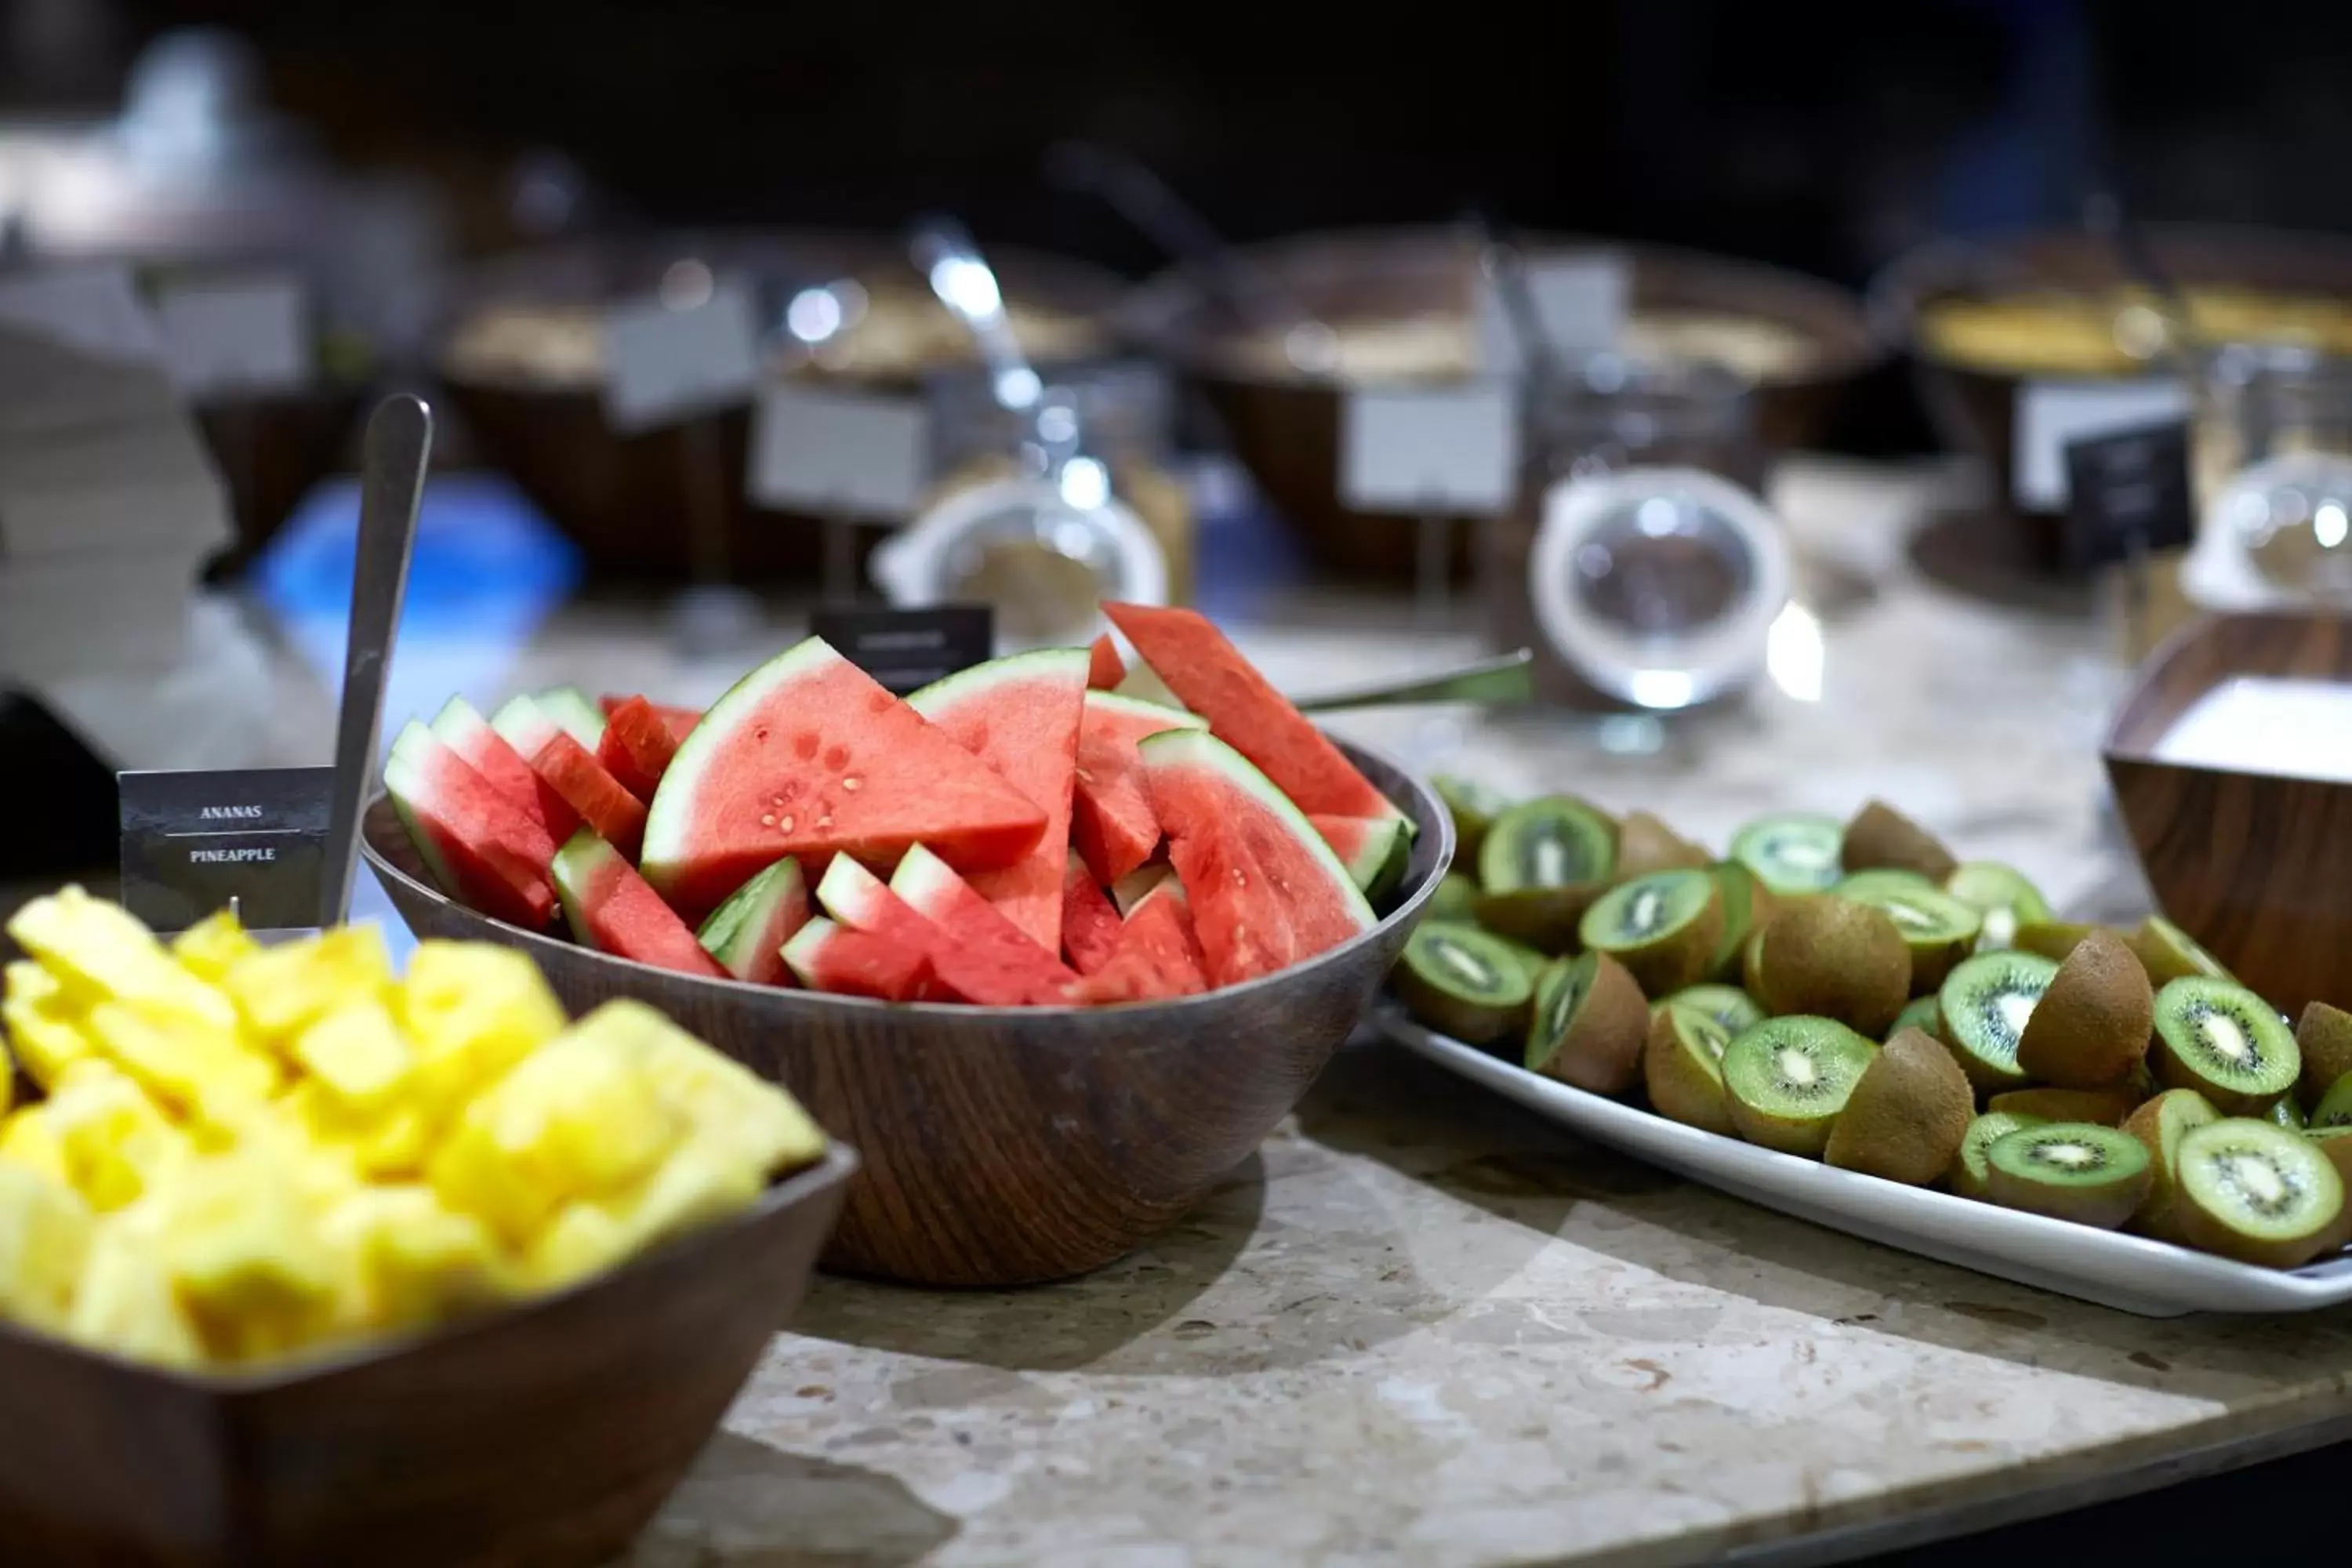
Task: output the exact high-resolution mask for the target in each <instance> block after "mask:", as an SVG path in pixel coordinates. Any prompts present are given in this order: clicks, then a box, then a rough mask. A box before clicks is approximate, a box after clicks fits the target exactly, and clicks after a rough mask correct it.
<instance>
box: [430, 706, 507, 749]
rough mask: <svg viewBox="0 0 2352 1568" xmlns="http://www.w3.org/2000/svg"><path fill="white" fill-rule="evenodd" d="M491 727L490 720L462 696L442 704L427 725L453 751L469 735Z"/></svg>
mask: <svg viewBox="0 0 2352 1568" xmlns="http://www.w3.org/2000/svg"><path fill="white" fill-rule="evenodd" d="M489 727H490V721H488V719H485V718H483V717H482V715H481V713H480V711H479V710H477V709H476V708H475V706H474V705H473V704H472V703H470V702H468V701H467V700H465V699H464V698H462V697H452V698H451V699H449V700H448V701H446V702H444V703H443V704H441V711H439V712H438V713H436V714H435V715H433V722H432V723H430V724H428V725H426V726H425V728H426V729H428V730H430V731H433V733H434V735H435V736H436V737H437V738H438V739H439V740H440V741H441V742H442V743H443V744H444V745H446V746H447V747H449V748H450V750H452V751H456V750H457V746H458V745H459V743H460V742H463V741H465V740H466V739H467V737H468V736H471V735H477V734H479V733H480V732H481V731H484V730H487V729H488V728H489ZM500 738H501V739H503V738H504V737H500Z"/></svg>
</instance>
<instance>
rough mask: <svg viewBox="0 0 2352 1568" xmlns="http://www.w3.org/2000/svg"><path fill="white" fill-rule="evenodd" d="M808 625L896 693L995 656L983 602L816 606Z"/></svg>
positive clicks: (989, 614) (992, 625) (991, 619)
mask: <svg viewBox="0 0 2352 1568" xmlns="http://www.w3.org/2000/svg"><path fill="white" fill-rule="evenodd" d="M809 629H810V630H811V631H813V632H814V633H815V634H816V635H817V636H818V637H823V638H824V640H825V641H827V642H829V643H831V644H832V645H833V646H834V647H835V648H837V649H838V650H840V653H841V655H842V657H843V658H846V659H848V660H849V662H850V663H852V664H854V665H856V667H857V668H860V669H862V670H864V671H865V672H866V674H868V675H870V676H872V677H873V678H874V679H876V680H878V681H880V682H881V683H882V685H883V686H884V687H885V688H887V689H889V690H891V691H894V692H896V693H898V695H899V696H901V697H904V696H905V695H907V693H908V692H909V691H913V690H915V689H918V688H919V687H924V686H929V684H930V683H931V682H932V681H934V680H938V679H941V678H942V677H945V676H950V675H953V674H954V673H955V672H956V671H957V670H960V669H970V668H971V667H972V666H973V665H975V664H985V663H987V662H988V661H989V660H990V659H991V658H994V657H995V654H996V616H995V612H994V611H992V610H991V609H990V608H989V607H988V606H987V605H933V606H931V607H930V608H929V609H926V610H819V611H817V612H816V613H815V614H814V615H813V616H810V617H809Z"/></svg>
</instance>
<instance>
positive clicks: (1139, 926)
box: [1068, 897, 1209, 1005]
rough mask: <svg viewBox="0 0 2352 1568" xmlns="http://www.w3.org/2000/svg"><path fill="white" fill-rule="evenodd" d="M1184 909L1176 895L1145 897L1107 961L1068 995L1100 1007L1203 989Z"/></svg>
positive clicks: (1199, 961)
mask: <svg viewBox="0 0 2352 1568" xmlns="http://www.w3.org/2000/svg"><path fill="white" fill-rule="evenodd" d="M1183 909H1184V901H1183V900H1182V899H1181V898H1179V897H1169V898H1154V899H1149V900H1145V901H1144V902H1143V903H1142V904H1141V905H1139V906H1138V907H1137V909H1136V911H1135V918H1134V919H1132V920H1130V921H1128V922H1127V924H1126V926H1125V927H1124V928H1123V929H1122V930H1121V931H1120V932H1119V940H1118V950H1117V951H1116V952H1113V953H1112V954H1111V958H1110V962H1109V963H1106V964H1104V965H1103V967H1102V968H1101V969H1099V970H1097V972H1096V973H1093V974H1090V975H1088V976H1087V977H1086V978H1085V979H1083V980H1081V981H1079V982H1078V983H1077V984H1076V985H1075V986H1072V987H1071V988H1070V991H1069V993H1068V994H1069V995H1070V996H1071V997H1072V998H1073V999H1074V1000H1076V1001H1079V1002H1084V1003H1090V1004H1094V1005H1103V1004H1108V1003H1118V1002H1164V1001H1167V1000H1169V999H1171V998H1172V997H1177V996H1195V995H1198V994H1200V993H1202V992H1203V991H1205V990H1207V989H1208V988H1209V983H1208V980H1207V978H1206V976H1204V975H1203V974H1202V958H1201V945H1200V942H1199V941H1198V940H1197V939H1196V938H1195V937H1194V936H1193V934H1192V926H1191V925H1190V924H1189V923H1188V922H1187V921H1186V920H1185V919H1184V915H1183Z"/></svg>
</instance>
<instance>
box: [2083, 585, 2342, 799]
mask: <svg viewBox="0 0 2352 1568" xmlns="http://www.w3.org/2000/svg"><path fill="white" fill-rule="evenodd" d="M2345 620H2346V617H2345V616H2333V615H2327V614H2324V613H2322V612H2318V611H2313V610H2225V611H2216V612H2210V613H2208V614H2205V615H2201V616H2197V617H2196V618H2195V619H2193V620H2191V621H2189V623H2188V624H2187V625H2186V626H2178V627H2175V628H2174V629H2173V631H2172V632H2171V633H2170V634H2169V635H2168V636H2167V637H2165V639H2164V640H2163V641H2162V642H2160V643H2158V645H2157V647H2156V651H2155V652H2153V653H2151V654H2149V655H2148V657H2147V660H2146V661H2145V662H2144V663H2142V664H2141V666H2140V667H2139V671H2138V673H2137V676H2136V677H2135V678H2134V679H2133V681H2132V687H2131V690H2130V691H2129V692H2127V693H2126V695H2125V697H2124V700H2122V701H2121V702H2120V703H2118V704H2116V712H2115V717H2114V718H2113V719H2112V720H2110V721H2108V724H2107V732H2106V735H2105V739H2103V740H2102V741H2101V742H2100V743H2099V756H2100V759H2101V760H2102V761H2104V762H2107V763H2135V764H2137V765H2139V766H2142V767H2151V768H2177V769H2179V771H2180V772H2182V773H2210V774H2213V775H2215V776H2217V777H2222V778H2248V779H2257V778H2258V779H2272V780H2275V781H2277V782H2278V783H2280V784H2318V785H2321V786H2323V787H2326V788H2331V789H2340V788H2343V787H2346V786H2345V785H2344V784H2342V783H2341V782H2340V781H2336V780H2330V779H2315V778H2309V777H2305V776H2303V775H2301V774H2295V773H2260V772H2257V771H2255V770H2253V769H2251V768H2216V767H2208V766H2204V765H2201V764H2199V763H2168V762H2166V761H2165V760H2164V759H2163V758H2161V757H2158V756H2157V755H2156V751H2155V742H2154V741H2153V740H2149V741H2147V742H2133V741H2131V740H2130V739H2128V737H2129V736H2130V735H2132V734H2134V733H2137V732H2138V731H2141V730H2142V729H2144V728H2145V727H2146V726H2147V724H2148V721H2150V720H2151V719H2152V718H2153V717H2154V716H2155V715H2157V714H2158V713H2161V712H2163V711H2164V709H2165V704H2166V702H2168V701H2169V700H2170V696H2169V694H2168V692H2167V689H2166V683H2165V678H2166V677H2167V676H2168V674H2169V673H2170V672H2171V669H2172V667H2173V666H2174V665H2175V664H2177V663H2179V661H2180V660H2182V659H2184V658H2188V657H2189V653H2190V652H2191V651H2193V650H2194V649H2196V648H2198V647H2202V646H2203V645H2204V644H2205V643H2207V642H2208V641H2210V640H2215V639H2219V638H2223V637H2227V636H2228V635H2229V633H2230V631H2231V628H2233V627H2236V626H2246V625H2250V624H2251V625H2258V626H2295V627H2304V626H2333V625H2337V624H2339V623H2342V622H2344V621H2345ZM2263 673H2264V671H2263V669H2262V668H2260V667H2259V666H2255V665H2245V666H2242V667H2236V668H2230V669H2226V670H2221V671H2217V672H2216V676H2215V679H2213V680H2210V681H2207V682H2206V683H2205V684H2204V685H2202V686H2200V687H2199V688H2198V689H2196V690H2195V691H2193V692H2190V693H2189V694H2188V696H2187V697H2186V698H2185V699H2184V700H2181V701H2180V703H2179V706H2178V707H2176V708H2174V709H2173V710H2171V712H2170V714H2169V717H2168V722H2170V721H2178V720H2179V717H2180V715H2181V714H2183V713H2185V712H2187V711H2188V710H2189V704H2190V703H2192V702H2194V701H2195V700H2197V699H2198V698H2200V697H2202V696H2203V695H2204V694H2205V693H2206V692H2208V691H2210V690H2212V689H2213V688H2214V687H2215V686H2216V685H2218V684H2219V683H2220V681H2221V680H2222V679H2229V678H2230V677H2231V676H2236V675H2260V674H2263ZM2346 684H2347V685H2352V680H2347V682H2346ZM2161 733H2162V731H2158V734H2159V735H2160V734H2161Z"/></svg>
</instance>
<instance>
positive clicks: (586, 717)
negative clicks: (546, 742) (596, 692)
mask: <svg viewBox="0 0 2352 1568" xmlns="http://www.w3.org/2000/svg"><path fill="white" fill-rule="evenodd" d="M539 706H540V710H541V712H543V713H545V714H546V715H547V716H548V717H549V718H550V719H551V720H553V721H555V724H556V727H557V728H558V729H561V730H564V731H568V732H569V733H570V734H571V736H572V739H573V740H575V741H577V742H580V743H581V744H582V745H583V746H585V747H587V748H588V750H589V751H590V752H594V751H595V750H596V747H597V745H598V744H599V743H600V742H603V740H604V710H603V709H601V708H599V707H597V706H596V704H595V703H594V701H593V700H591V699H590V698H589V696H588V694H587V693H586V692H584V691H583V690H581V689H579V688H578V687H576V686H551V687H549V688H548V689H546V690H544V691H542V692H541V693H540V694H539Z"/></svg>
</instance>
